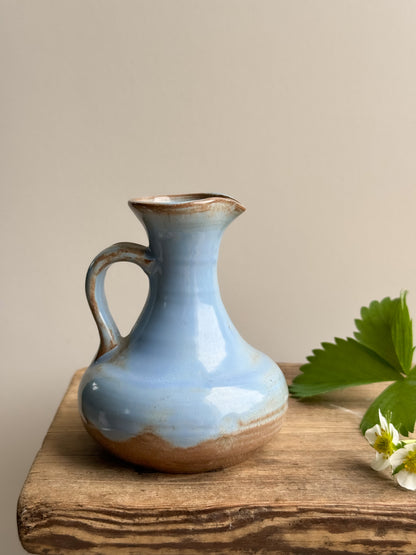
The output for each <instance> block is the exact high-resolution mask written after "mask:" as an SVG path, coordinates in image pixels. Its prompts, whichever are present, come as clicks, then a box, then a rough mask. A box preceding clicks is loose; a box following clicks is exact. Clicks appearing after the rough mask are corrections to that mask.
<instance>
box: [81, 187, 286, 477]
mask: <svg viewBox="0 0 416 555" xmlns="http://www.w3.org/2000/svg"><path fill="white" fill-rule="evenodd" d="M129 205H130V207H131V209H132V210H133V212H134V213H135V214H136V216H137V217H138V218H139V220H140V221H141V222H142V223H143V225H144V226H145V228H146V230H147V234H148V238H149V246H148V247H145V246H142V245H138V244H136V243H117V244H115V245H113V246H111V247H109V248H108V249H105V250H104V251H102V252H101V253H100V254H99V255H98V256H97V257H96V258H95V259H94V260H93V262H92V263H91V266H90V268H89V270H88V273H87V278H86V293H87V298H88V302H89V305H90V308H91V311H92V314H93V316H94V319H95V321H96V323H97V327H98V331H99V334H100V340H101V341H100V346H99V349H98V353H97V355H96V358H95V360H94V361H93V362H92V364H91V365H90V367H89V368H88V369H87V371H86V372H85V374H84V376H83V378H82V381H81V384H80V387H79V396H78V397H79V409H80V413H81V417H82V420H83V422H84V425H85V427H86V429H87V430H88V432H89V433H90V434H91V436H92V437H93V438H95V439H96V440H97V441H98V442H99V443H100V444H101V445H102V446H104V447H105V448H106V449H108V450H109V451H111V452H112V453H113V454H115V455H117V456H118V457H120V458H122V459H124V460H126V461H129V462H131V463H134V464H138V465H142V466H146V467H150V468H153V469H156V470H161V471H166V472H200V471H205V470H213V469H217V468H222V467H225V466H229V465H232V464H235V463H238V462H240V461H242V460H244V459H245V458H246V457H248V456H249V455H250V454H251V453H252V452H253V451H254V450H255V449H257V448H258V447H260V446H261V445H263V444H264V443H265V442H266V441H268V440H269V439H270V438H271V437H272V436H273V435H274V434H275V433H276V432H277V430H278V429H279V428H280V426H281V423H282V419H283V415H284V413H285V411H286V408H287V397H288V391H287V386H286V382H285V379H284V376H283V374H282V372H281V370H280V369H279V367H278V366H277V365H276V364H275V362H273V361H272V360H271V359H270V358H269V357H268V356H266V355H264V354H262V353H260V352H259V351H257V350H256V349H254V348H253V347H251V346H250V345H249V344H248V343H246V341H245V340H244V339H242V338H241V336H240V335H239V333H238V332H237V330H236V329H235V327H234V326H233V324H232V323H231V321H230V318H229V316H228V314H227V312H226V310H225V308H224V306H223V303H222V300H221V296H220V292H219V287H218V280H217V258H218V250H219V244H220V241H221V236H222V234H223V232H224V230H225V228H226V227H227V225H228V224H229V223H230V222H231V221H232V220H234V218H235V217H236V216H238V215H239V214H241V213H242V212H243V211H244V210H245V208H244V207H243V206H242V205H241V204H240V203H239V202H237V201H236V200H235V199H233V198H231V197H228V196H225V195H219V194H187V195H169V196H156V197H148V198H140V199H134V200H131V201H130V202H129ZM118 261H129V262H134V263H135V264H137V265H138V266H140V267H141V268H142V270H143V271H144V272H145V273H146V274H147V276H148V278H149V294H148V298H147V301H146V303H145V306H144V308H143V310H142V312H141V314H140V316H139V318H138V320H137V322H136V324H135V325H134V326H133V328H132V330H131V332H130V333H129V335H128V336H126V337H122V336H121V335H120V332H119V330H118V328H117V326H116V324H115V322H114V320H113V318H112V316H111V314H110V312H109V309H108V305H107V301H106V297H105V294H104V277H105V273H106V270H107V268H108V267H109V266H110V265H111V264H112V263H113V262H118Z"/></svg>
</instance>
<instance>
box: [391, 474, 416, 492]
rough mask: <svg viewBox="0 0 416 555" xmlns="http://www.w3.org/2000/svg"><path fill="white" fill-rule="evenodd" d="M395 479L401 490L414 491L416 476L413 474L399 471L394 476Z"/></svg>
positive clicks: (415, 489) (415, 488)
mask: <svg viewBox="0 0 416 555" xmlns="http://www.w3.org/2000/svg"><path fill="white" fill-rule="evenodd" d="M396 479H397V482H398V483H399V484H400V485H401V486H402V487H403V488H406V489H410V490H412V491H416V474H415V473H414V472H407V471H406V470H400V472H398V473H397V474H396Z"/></svg>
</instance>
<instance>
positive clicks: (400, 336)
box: [391, 291, 414, 374]
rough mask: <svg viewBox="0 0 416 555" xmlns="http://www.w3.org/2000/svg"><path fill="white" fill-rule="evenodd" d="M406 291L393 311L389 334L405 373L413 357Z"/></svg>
mask: <svg viewBox="0 0 416 555" xmlns="http://www.w3.org/2000/svg"><path fill="white" fill-rule="evenodd" d="M406 295H407V291H404V292H403V293H402V294H401V295H400V299H398V300H399V303H398V304H397V307H396V310H395V312H394V317H393V321H392V327H391V335H392V340H393V344H394V349H395V351H396V355H397V358H398V360H399V363H400V365H401V367H402V369H403V372H404V373H405V374H407V373H408V372H409V370H410V368H411V366H412V359H413V351H414V347H413V326H412V320H411V319H410V316H409V309H408V308H407V304H406Z"/></svg>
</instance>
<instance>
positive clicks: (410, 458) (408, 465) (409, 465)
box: [403, 451, 416, 474]
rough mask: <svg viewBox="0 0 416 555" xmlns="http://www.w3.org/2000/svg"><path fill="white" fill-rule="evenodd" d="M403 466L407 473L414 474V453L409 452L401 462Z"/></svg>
mask: <svg viewBox="0 0 416 555" xmlns="http://www.w3.org/2000/svg"><path fill="white" fill-rule="evenodd" d="M403 465H404V468H405V470H407V472H413V473H414V474H416V451H411V452H410V453H409V454H408V455H407V457H406V458H405V459H404V461H403Z"/></svg>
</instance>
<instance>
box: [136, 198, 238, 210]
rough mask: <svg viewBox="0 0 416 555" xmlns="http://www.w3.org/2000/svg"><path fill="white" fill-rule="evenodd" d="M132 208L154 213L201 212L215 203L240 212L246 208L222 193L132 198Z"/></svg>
mask: <svg viewBox="0 0 416 555" xmlns="http://www.w3.org/2000/svg"><path fill="white" fill-rule="evenodd" d="M128 203H129V206H130V207H131V208H138V209H139V210H140V209H144V210H151V211H152V212H153V211H155V212H159V211H160V212H171V211H177V210H187V211H188V210H189V211H201V210H207V209H209V207H210V205H212V204H213V203H220V204H226V205H229V206H230V207H232V208H233V210H236V211H238V212H244V211H245V207H244V206H243V205H242V204H241V203H240V202H239V201H238V200H236V199H235V198H233V197H230V196H228V195H224V194H221V193H175V194H166V195H162V194H160V195H152V196H146V197H138V198H132V199H130V200H129V201H128Z"/></svg>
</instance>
